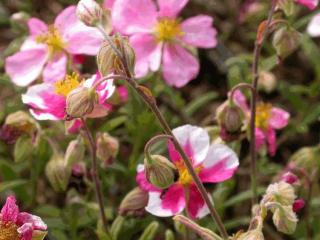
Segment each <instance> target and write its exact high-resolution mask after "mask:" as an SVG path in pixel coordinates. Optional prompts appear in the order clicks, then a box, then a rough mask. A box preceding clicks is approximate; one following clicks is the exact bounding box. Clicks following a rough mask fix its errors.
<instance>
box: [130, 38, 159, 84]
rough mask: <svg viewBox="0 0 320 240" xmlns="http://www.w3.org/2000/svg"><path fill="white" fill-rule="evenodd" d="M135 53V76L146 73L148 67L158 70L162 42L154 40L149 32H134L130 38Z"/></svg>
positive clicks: (138, 76)
mask: <svg viewBox="0 0 320 240" xmlns="http://www.w3.org/2000/svg"><path fill="white" fill-rule="evenodd" d="M130 43H131V45H132V47H133V48H134V50H135V53H136V65H135V74H136V77H137V78H140V77H144V76H145V75H147V73H148V71H149V69H150V70H151V71H153V72H155V71H157V70H159V68H160V63H161V55H162V44H159V43H157V42H156V40H155V38H154V36H152V35H150V34H136V35H133V36H132V37H131V38H130Z"/></svg>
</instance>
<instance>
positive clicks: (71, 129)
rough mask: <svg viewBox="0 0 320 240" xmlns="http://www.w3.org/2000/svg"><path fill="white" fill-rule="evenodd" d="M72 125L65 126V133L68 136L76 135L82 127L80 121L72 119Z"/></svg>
mask: <svg viewBox="0 0 320 240" xmlns="http://www.w3.org/2000/svg"><path fill="white" fill-rule="evenodd" d="M71 121H72V124H70V125H67V126H68V127H66V131H67V133H69V134H77V133H78V132H79V129H80V128H81V127H82V122H81V120H80V119H73V120H71Z"/></svg>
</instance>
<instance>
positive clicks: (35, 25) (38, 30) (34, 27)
mask: <svg viewBox="0 0 320 240" xmlns="http://www.w3.org/2000/svg"><path fill="white" fill-rule="evenodd" d="M28 28H29V33H30V35H31V36H38V35H41V34H45V33H46V32H47V31H48V26H47V24H45V23H44V22H43V21H41V20H40V19H38V18H30V19H29V20H28Z"/></svg>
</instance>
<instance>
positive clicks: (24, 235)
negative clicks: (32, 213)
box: [17, 223, 33, 240]
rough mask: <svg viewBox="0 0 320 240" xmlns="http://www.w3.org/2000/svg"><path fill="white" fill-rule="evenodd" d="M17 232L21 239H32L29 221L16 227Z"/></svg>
mask: <svg viewBox="0 0 320 240" xmlns="http://www.w3.org/2000/svg"><path fill="white" fill-rule="evenodd" d="M17 232H18V233H19V234H20V236H21V240H32V233H33V229H32V224H31V223H25V224H23V225H22V226H21V227H19V228H18V229H17Z"/></svg>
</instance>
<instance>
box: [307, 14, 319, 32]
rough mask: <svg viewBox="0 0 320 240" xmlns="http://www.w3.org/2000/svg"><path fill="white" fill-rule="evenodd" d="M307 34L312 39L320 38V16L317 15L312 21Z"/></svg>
mask: <svg viewBox="0 0 320 240" xmlns="http://www.w3.org/2000/svg"><path fill="white" fill-rule="evenodd" d="M307 32H308V34H309V35H310V36H311V37H319V36H320V14H316V15H315V16H314V17H313V18H312V19H311V21H310V23H309V25H308V28H307Z"/></svg>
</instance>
